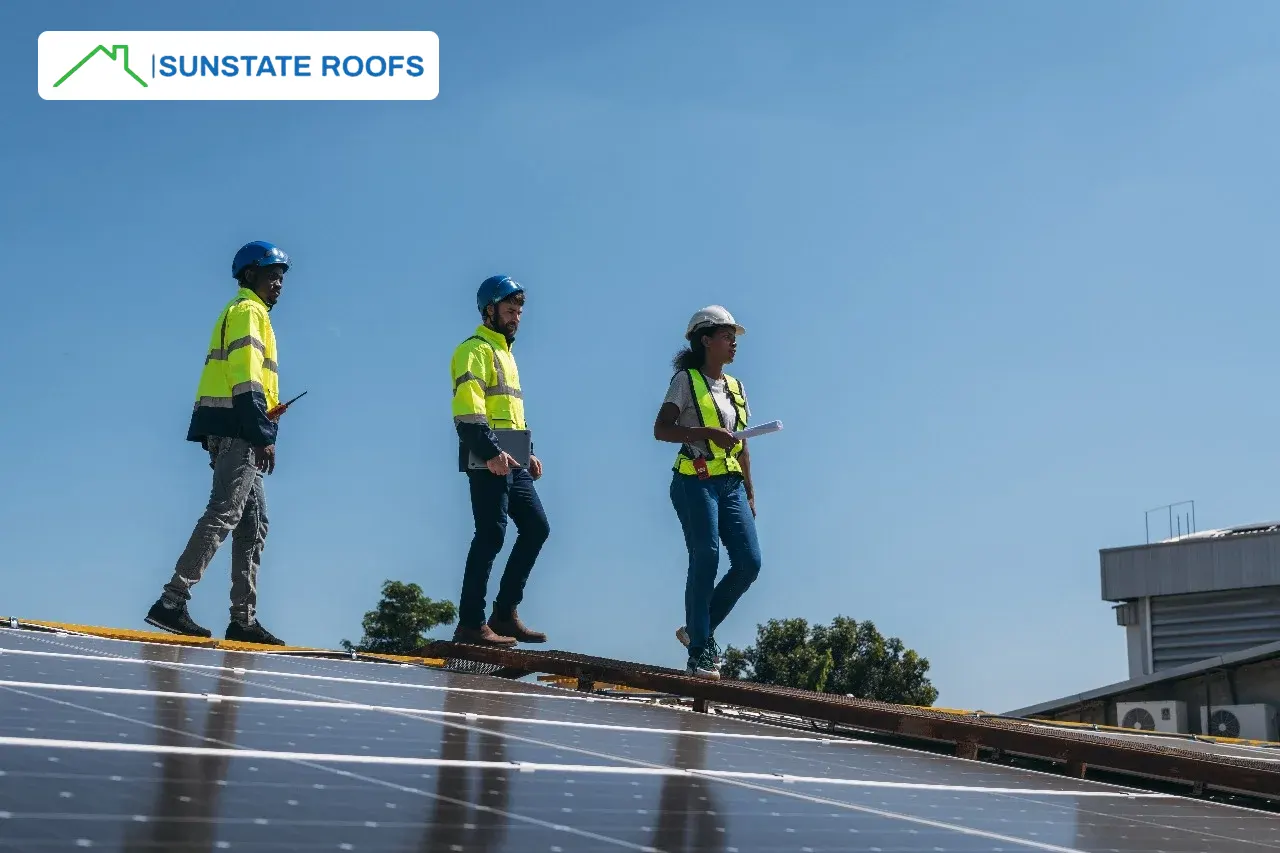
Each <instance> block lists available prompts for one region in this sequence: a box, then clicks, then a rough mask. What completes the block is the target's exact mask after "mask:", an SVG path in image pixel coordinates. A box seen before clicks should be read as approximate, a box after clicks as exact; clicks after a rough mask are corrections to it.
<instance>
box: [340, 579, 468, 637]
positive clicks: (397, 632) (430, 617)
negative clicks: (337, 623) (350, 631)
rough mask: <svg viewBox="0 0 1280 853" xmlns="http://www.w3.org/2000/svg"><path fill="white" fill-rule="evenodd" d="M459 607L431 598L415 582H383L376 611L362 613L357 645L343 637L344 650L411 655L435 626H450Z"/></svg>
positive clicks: (455, 617)
mask: <svg viewBox="0 0 1280 853" xmlns="http://www.w3.org/2000/svg"><path fill="white" fill-rule="evenodd" d="M457 618H458V609H457V607H455V606H454V604H453V602H452V601H433V600H432V599H430V598H427V596H426V595H424V594H423V592H422V587H420V586H418V585H417V584H416V583H401V582H400V581H391V580H389V581H384V582H383V584H382V600H381V601H379V602H378V609H377V610H370V611H368V612H367V613H365V614H364V621H363V622H362V627H363V628H364V638H363V639H361V640H360V644H359V645H355V644H353V643H352V642H351V641H350V640H343V641H342V647H343V648H344V649H346V650H347V651H349V652H350V651H357V652H373V653H375V654H384V655H411V654H414V653H415V652H417V651H418V650H420V649H421V648H422V647H423V646H424V645H425V644H426V643H425V640H424V638H423V636H422V635H423V634H424V633H426V632H427V631H430V630H431V629H432V628H435V627H436V626H437V625H452V624H453V622H454V620H455V619H457Z"/></svg>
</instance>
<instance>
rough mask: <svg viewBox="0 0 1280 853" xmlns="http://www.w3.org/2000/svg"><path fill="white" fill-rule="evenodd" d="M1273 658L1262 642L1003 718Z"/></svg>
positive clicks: (1277, 649)
mask: <svg viewBox="0 0 1280 853" xmlns="http://www.w3.org/2000/svg"><path fill="white" fill-rule="evenodd" d="M1274 658H1280V641H1278V642H1274V643H1265V644H1263V645H1260V646H1253V647H1252V648H1248V649H1242V650H1240V651H1238V652H1230V653H1228V654H1225V655H1215V656H1214V657H1211V658H1207V659H1205V660H1202V661H1198V662H1196V663H1189V664H1186V665H1184V666H1177V667H1172V668H1170V669H1162V670H1160V671H1159V672H1154V673H1152V674H1150V675H1139V676H1137V677H1136V678H1130V679H1127V680H1125V681H1117V682H1115V683H1114V684H1107V685H1105V686H1103V687H1097V688H1095V689H1093V690H1087V691H1085V692H1084V693H1073V694H1071V695H1069V696H1063V697H1061V698H1058V699H1051V700H1049V701H1047V702H1039V703H1037V704H1035V705H1030V706H1028V707H1026V708H1019V709H1017V710H1016V711H1010V712H1008V714H1007V716H1010V717H1032V716H1035V715H1037V714H1050V713H1053V712H1055V711H1060V710H1063V709H1065V708H1071V707H1073V706H1075V705H1081V704H1084V703H1086V702H1096V701H1100V700H1105V699H1111V698H1113V697H1116V696H1123V695H1124V694H1126V693H1132V692H1133V691H1134V690H1138V689H1140V688H1143V687H1151V686H1154V685H1156V684H1164V683H1167V682H1171V681H1181V680H1183V679H1186V678H1193V677H1195V676H1197V675H1201V674H1203V673H1206V672H1218V671H1220V670H1229V669H1233V668H1235V667H1238V666H1243V665H1245V664H1250V663H1260V662H1262V661H1265V660H1271V659H1274Z"/></svg>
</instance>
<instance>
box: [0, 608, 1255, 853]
mask: <svg viewBox="0 0 1280 853" xmlns="http://www.w3.org/2000/svg"><path fill="white" fill-rule="evenodd" d="M1268 846H1271V847H1278V846H1280V815H1276V814H1271V813H1267V812H1261V811H1253V810H1248V809H1243V808H1239V807H1235V806H1229V805H1223V804H1217V803H1211V802H1205V801H1197V800H1193V799H1189V798H1184V797H1176V796H1173V795H1166V794H1160V793H1152V792H1146V791H1137V790H1133V789H1128V788H1122V787H1117V786H1112V785H1105V784H1102V783H1098V782H1092V781H1082V780H1078V779H1070V778H1066V777H1063V776H1057V775H1052V774H1047V773H1036V772H1032V771H1028V770H1023V769H1015V768H1011V767H1006V766H1001V765H996V764H991V763H985V762H977V761H965V760H961V759H958V758H952V757H946V756H939V755H935V754H931V753H925V752H920V751H915V750H911V749H906V748H902V747H893V746H885V745H882V744H875V743H869V742H865V741H859V740H857V739H850V738H832V737H830V736H828V737H824V736H823V735H821V734H818V733H814V732H803V731H796V730H793V729H786V728H782V727H776V726H768V725H763V724H760V723H753V722H745V721H741V720H735V719H732V718H726V717H720V716H717V715H715V714H699V713H693V712H690V711H688V710H684V709H677V708H673V707H668V706H662V705H657V704H653V703H642V702H637V701H633V700H627V699H625V698H602V697H598V696H591V695H587V694H582V693H577V692H575V691H569V690H565V689H563V688H558V687H551V686H544V685H540V684H536V683H531V682H524V681H511V680H508V679H502V678H495V677H491V676H482V675H472V674H465V673H457V672H450V671H447V670H443V669H434V668H430V667H424V666H404V665H395V664H377V663H365V662H356V661H347V660H325V659H315V658H302V657H286V656H279V655H272V654H262V653H250V652H233V651H224V650H219V649H210V648H200V647H190V646H181V645H172V644H157V643H146V642H131V641H120V640H106V639H100V638H94V637H80V636H73V635H63V636H59V635H54V634H48V633H38V632H27V631H21V630H13V629H5V630H0V850H23V851H28V850H29V851H41V850H63V849H81V848H88V849H96V850H116V851H143V850H166V851H168V850H174V851H186V850H190V851H196V850H199V851H212V850H261V851H295V850H297V851H302V850H306V851H316V850H353V851H449V853H455V851H457V853H470V851H489V853H496V852H497V851H521V853H524V852H525V851H548V853H570V851H586V850H592V851H613V850H661V851H722V853H734V851H739V853H747V851H763V850H769V851H796V853H804V851H834V850H841V851H847V850H868V851H876V850H880V851H890V850H893V851H908V850H909V851H917V850H919V851H961V852H962V851H997V850H1005V851H1076V850H1081V851H1107V853H1112V851H1119V853H1129V851H1139V850H1142V851H1147V850H1163V851H1171V853H1172V851H1201V850H1204V851H1209V850H1211V851H1214V853H1232V851H1236V850H1240V851H1243V850H1249V851H1255V850H1257V849H1259V848H1266V847H1268Z"/></svg>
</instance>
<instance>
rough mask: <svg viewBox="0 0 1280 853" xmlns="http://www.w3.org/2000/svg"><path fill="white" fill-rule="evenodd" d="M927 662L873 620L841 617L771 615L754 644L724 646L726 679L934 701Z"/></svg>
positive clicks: (911, 701) (900, 700)
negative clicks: (819, 621)
mask: <svg viewBox="0 0 1280 853" xmlns="http://www.w3.org/2000/svg"><path fill="white" fill-rule="evenodd" d="M928 671H929V660H928V659H927V658H923V657H921V656H920V655H919V654H917V653H916V652H915V651H914V650H913V649H908V648H907V647H906V646H904V645H903V643H902V641H901V640H899V639H898V638H897V637H890V638H888V639H886V638H885V637H884V636H883V635H882V634H881V633H880V632H879V631H878V630H876V626H875V624H874V623H872V622H870V621H863V622H858V621H856V620H854V619H849V618H847V617H845V616H837V617H836V618H835V619H833V620H832V622H831V624H830V625H813V626H810V625H809V623H808V622H807V621H806V620H804V619H770V620H769V621H768V622H767V623H766V624H764V625H757V626H756V642H755V645H752V646H748V647H747V648H745V649H736V648H734V647H733V646H730V647H729V648H728V649H726V650H725V662H724V666H723V668H722V672H723V674H724V676H725V677H726V678H737V679H742V680H745V681H754V682H756V683H758V684H776V685H780V686H785V687H800V688H804V689H807V690H814V691H817V692H819V693H838V694H841V695H853V696H856V697H858V698H859V699H875V700H879V701H881V702H897V703H902V704H907V705H932V704H933V703H934V701H936V700H937V698H938V691H937V689H935V688H934V686H933V685H932V684H930V683H929V679H928V678H927V677H926V676H925V673H926V672H928Z"/></svg>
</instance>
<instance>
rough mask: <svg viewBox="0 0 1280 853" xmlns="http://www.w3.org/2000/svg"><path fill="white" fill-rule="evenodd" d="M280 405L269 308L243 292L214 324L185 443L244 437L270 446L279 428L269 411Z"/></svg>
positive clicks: (274, 338)
mask: <svg viewBox="0 0 1280 853" xmlns="http://www.w3.org/2000/svg"><path fill="white" fill-rule="evenodd" d="M279 402H280V378H279V362H278V361H277V354H276V336H275V332H274V330H272V328H271V317H270V315H269V313H268V311H267V304H266V303H265V302H263V301H262V299H261V298H260V297H259V296H258V294H256V293H254V292H253V291H252V290H250V289H248V288H245V287H242V288H240V291H239V292H238V293H237V294H236V297H235V299H233V300H231V302H229V303H228V304H227V306H226V307H225V308H223V309H222V312H221V313H220V314H218V319H217V321H216V322H215V323H214V325H213V333H212V335H211V336H210V339H209V350H208V354H207V355H206V356H205V359H204V369H203V371H201V373H200V383H199V385H198V386H197V388H196V401H195V407H194V410H193V411H192V414H191V426H190V428H189V429H188V432H187V438H188V439H190V440H191V441H201V440H202V439H204V438H205V437H207V436H215V435H216V436H225V437H227V438H243V439H245V440H247V441H249V442H250V443H252V444H255V445H258V446H263V445H266V444H272V443H274V442H275V438H276V427H277V425H276V423H275V422H273V421H271V420H269V419H268V418H267V412H268V411H270V410H271V408H272V407H273V406H275V405H276V404H278V403H279Z"/></svg>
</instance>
